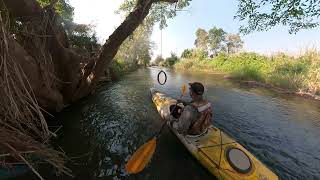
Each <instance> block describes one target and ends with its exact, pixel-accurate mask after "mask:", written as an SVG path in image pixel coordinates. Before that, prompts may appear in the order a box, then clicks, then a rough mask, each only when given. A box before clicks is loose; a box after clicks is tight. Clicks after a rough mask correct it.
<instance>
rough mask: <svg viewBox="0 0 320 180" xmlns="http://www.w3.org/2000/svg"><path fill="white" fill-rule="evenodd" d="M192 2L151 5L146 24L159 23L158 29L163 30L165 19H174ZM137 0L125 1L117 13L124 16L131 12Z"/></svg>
mask: <svg viewBox="0 0 320 180" xmlns="http://www.w3.org/2000/svg"><path fill="white" fill-rule="evenodd" d="M191 1H192V0H179V1H178V2H177V3H175V4H172V3H166V2H158V3H156V4H153V6H152V7H151V9H150V13H149V14H148V16H147V18H146V19H145V22H146V24H148V25H150V26H153V25H154V24H155V23H157V22H159V24H160V28H161V29H163V28H164V27H166V26H167V19H171V18H174V17H175V16H176V15H177V11H181V10H183V9H184V8H185V7H187V6H189V5H190V2H191ZM137 2H138V0H125V1H124V2H123V3H122V5H121V6H120V8H119V10H118V11H117V13H125V14H126V15H127V14H129V13H130V12H132V11H133V9H134V8H135V6H136V4H137Z"/></svg>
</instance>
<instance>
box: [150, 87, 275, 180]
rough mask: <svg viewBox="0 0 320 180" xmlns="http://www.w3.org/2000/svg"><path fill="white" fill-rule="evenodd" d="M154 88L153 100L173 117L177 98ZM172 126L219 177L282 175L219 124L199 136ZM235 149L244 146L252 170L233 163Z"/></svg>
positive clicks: (263, 178)
mask: <svg viewBox="0 0 320 180" xmlns="http://www.w3.org/2000/svg"><path fill="white" fill-rule="evenodd" d="M150 92H151V96H152V101H153V103H154V104H155V106H156V108H157V111H158V112H159V114H160V116H161V117H162V119H164V120H165V121H169V120H172V118H173V117H172V116H170V110H169V109H170V106H171V105H175V104H176V103H177V101H176V100H175V99H173V98H171V97H169V96H167V95H166V94H164V93H161V92H159V91H158V90H156V89H154V88H151V89H150ZM168 126H169V128H170V130H171V131H172V132H173V133H174V134H175V136H176V137H177V138H178V139H179V140H180V142H181V143H182V144H183V145H184V146H185V147H186V148H187V149H188V151H189V152H190V153H191V154H192V155H193V156H194V157H195V158H196V159H197V160H198V161H199V162H200V163H201V164H202V165H203V166H204V167H205V168H206V169H208V171H209V172H210V173H212V174H213V175H214V176H216V177H217V178H218V179H259V180H269V179H270V180H274V179H275V180H276V179H278V176H277V175H276V174H274V173H273V172H272V171H271V170H269V169H268V168H267V167H266V166H265V165H264V164H263V163H262V162H260V161H259V160H258V159H257V158H256V157H255V156H254V155H252V154H251V153H250V152H249V151H247V150H246V149H245V148H244V147H243V146H242V145H241V144H239V143H238V142H236V141H235V140H234V139H233V138H231V137H230V136H229V135H227V134H226V133H224V132H223V131H221V130H220V129H219V128H217V127H214V126H211V127H209V128H208V130H207V131H206V132H205V133H203V134H202V135H199V136H190V135H186V136H184V135H181V134H179V133H178V132H177V130H176V129H175V128H173V127H172V126H170V124H169V123H168ZM231 149H237V150H240V151H242V152H243V153H244V154H245V155H246V156H247V157H248V159H249V161H250V170H249V171H247V172H239V170H238V169H237V168H235V167H234V166H233V165H232V164H230V163H229V162H230V161H229V159H230V158H228V157H227V156H228V152H229V150H231Z"/></svg>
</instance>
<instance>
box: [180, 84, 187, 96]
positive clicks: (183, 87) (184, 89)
mask: <svg viewBox="0 0 320 180" xmlns="http://www.w3.org/2000/svg"><path fill="white" fill-rule="evenodd" d="M186 90H187V86H186V84H183V85H182V87H181V92H182V95H185V94H186Z"/></svg>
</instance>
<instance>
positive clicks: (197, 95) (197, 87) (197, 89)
mask: <svg viewBox="0 0 320 180" xmlns="http://www.w3.org/2000/svg"><path fill="white" fill-rule="evenodd" d="M189 85H190V88H189V93H190V97H191V98H192V99H193V100H198V99H202V95H203V93H204V86H203V85H202V84H201V83H199V82H194V83H189Z"/></svg>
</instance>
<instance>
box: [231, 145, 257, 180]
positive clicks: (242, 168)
mask: <svg viewBox="0 0 320 180" xmlns="http://www.w3.org/2000/svg"><path fill="white" fill-rule="evenodd" d="M226 155H227V160H228V162H229V164H230V165H231V167H232V168H233V169H235V170H236V171H237V172H239V173H243V174H245V173H248V172H250V170H251V168H252V164H251V161H250V158H249V157H248V156H247V155H246V154H245V153H244V152H243V151H242V150H240V149H238V148H230V149H228V150H227V154H226Z"/></svg>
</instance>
